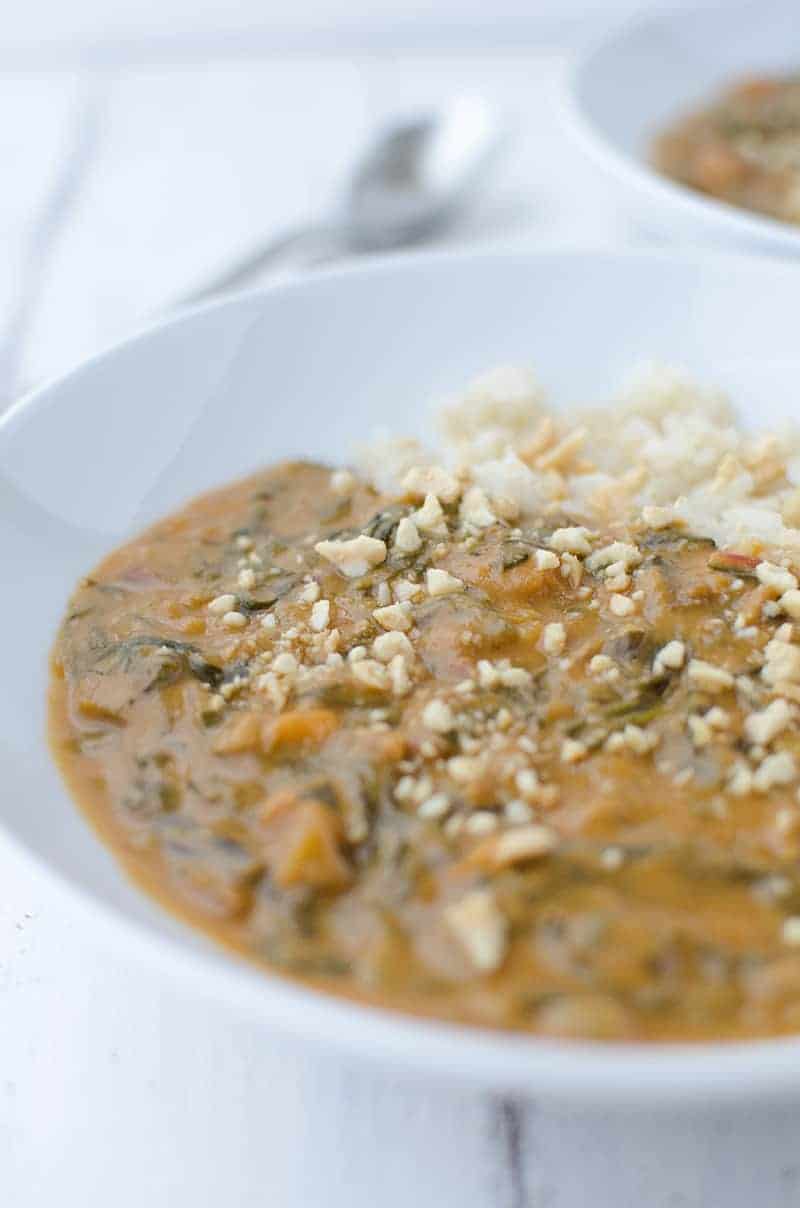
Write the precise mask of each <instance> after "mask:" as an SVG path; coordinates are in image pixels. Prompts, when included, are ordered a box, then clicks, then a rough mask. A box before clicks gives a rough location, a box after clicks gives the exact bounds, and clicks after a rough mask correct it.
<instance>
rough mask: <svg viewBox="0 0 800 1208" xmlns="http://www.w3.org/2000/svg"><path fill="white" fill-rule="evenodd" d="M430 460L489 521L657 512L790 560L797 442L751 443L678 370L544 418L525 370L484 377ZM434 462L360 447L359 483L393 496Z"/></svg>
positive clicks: (417, 453)
mask: <svg viewBox="0 0 800 1208" xmlns="http://www.w3.org/2000/svg"><path fill="white" fill-rule="evenodd" d="M439 427H440V431H441V434H442V438H443V449H442V451H441V452H440V453H439V454H438V457H439V460H441V461H442V462H443V463H444V464H446V465H447V466H449V467H450V468H451V469H455V470H457V472H458V473H459V475H460V476H461V477H462V478H463V480H464V481H465V483H473V484H476V485H477V486H479V487H481V488H483V490H484V491H485V492H486V495H487V496H488V499H489V503H490V506H493V507H495V508H496V510H497V511H498V514H500V515H504V516H506V517H509V516H511V515H513V514H514V513H517V514H518V515H519V517H520V519H524V520H529V521H535V520H536V519H537V518H538V517H542V518H545V517H547V516H553V515H558V516H559V517H564V518H565V521H567V522H569V521H574V522H575V523H576V524H585V525H588V526H589V527H591V528H593V529H601V528H605V529H613V528H614V527H615V526H617V525H622V526H624V525H625V524H627V523H629V522H631V521H635V520H637V519H638V518H640V517H641V516H642V513H643V510H644V509H658V513H656V512H655V511H653V512H652V513H648V512H645V520H646V519H647V517H648V515H651V516H656V514H657V515H658V524H657V525H655V524H654V525H653V526H654V527H666V526H668V525H673V526H674V525H677V526H681V527H685V529H686V531H687V532H691V533H693V534H696V535H697V536H701V537H709V538H711V539H712V540H713V541H715V542H716V544H717V545H718V546H720V547H724V548H728V549H734V548H735V549H736V550H738V551H740V552H744V553H753V554H754V553H764V552H769V553H770V554H771V555H772V556H773V557H775V556H780V555H784V556H786V557H797V556H798V555H800V489H798V484H800V432H798V431H797V430H794V429H792V428H789V427H788V426H787V427H786V428H785V429H784V430H782V431H780V432H778V433H773V434H753V433H752V432H749V431H747V430H745V429H744V428H743V427H742V426H741V425H740V424H739V423H738V421H737V418H736V415H735V413H734V411H733V408H732V407H731V404H730V402H729V401H728V400H727V399H726V397H725V396H724V395H723V394H722V393H721V392H719V391H714V390H709V389H707V388H704V387H702V386H700V385H698V384H697V383H696V382H694V381H692V380H691V379H690V378H689V377H687V376H686V375H685V374H683V373H681V372H680V371H679V370H677V369H674V368H669V367H664V366H656V365H653V366H648V367H646V368H645V369H642V370H640V371H638V372H637V373H635V374H633V375H631V377H630V378H629V380H628V381H627V382H626V383H625V385H624V387H623V389H622V390H621V391H620V393H619V396H618V397H617V398H616V399H615V400H614V401H613V402H612V403H611V404H610V405H608V406H604V407H596V408H592V409H588V410H585V409H572V410H552V411H551V410H549V409H548V408H547V407H546V404H545V396H544V392H543V390H542V388H541V386H540V385H539V384H538V382H537V380H536V378H535V376H534V374H533V373H532V372H531V371H530V370H525V369H520V368H514V367H507V368H500V369H495V370H493V371H491V372H490V373H487V374H484V375H483V376H482V377H480V378H478V379H477V380H476V381H475V382H473V383H472V384H471V385H470V386H468V387H467V389H466V390H465V392H464V394H463V395H462V396H461V397H460V398H459V399H457V400H456V401H454V402H450V403H448V404H447V405H446V406H444V407H443V408H442V410H441V414H440V417H439ZM436 460H437V454H436V453H435V452H434V451H433V450H426V449H424V448H423V447H422V446H421V445H420V444H419V443H418V442H417V441H415V440H412V439H410V438H407V437H394V438H388V437H385V436H384V437H383V438H382V439H381V440H380V441H379V442H378V443H377V444H375V445H372V446H371V447H370V448H369V449H366V450H362V452H361V454H360V458H359V464H360V468H361V470H362V472H363V473H364V474H365V475H366V476H367V477H368V478H370V479H371V480H372V481H373V482H374V483H375V486H376V487H377V488H378V489H379V490H382V491H391V492H395V493H397V494H403V488H402V485H401V483H402V479H403V478H404V477H405V475H406V474H407V472H408V470H409V469H410V468H411V467H412V466H415V465H423V464H431V463H435V461H436Z"/></svg>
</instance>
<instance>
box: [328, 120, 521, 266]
mask: <svg viewBox="0 0 800 1208" xmlns="http://www.w3.org/2000/svg"><path fill="white" fill-rule="evenodd" d="M501 145H502V138H501V130H500V125H499V123H498V120H497V118H496V116H495V115H494V114H493V113H492V111H491V110H490V109H489V107H488V106H487V105H486V104H485V103H484V102H483V101H482V100H480V99H479V98H472V97H460V98H457V99H456V100H454V101H453V102H451V103H450V104H449V105H448V106H446V107H445V108H444V109H442V110H440V111H439V112H438V113H434V114H431V115H429V116H427V117H422V118H420V119H418V120H416V121H408V122H404V123H402V124H399V125H397V126H394V127H389V128H388V129H386V130H385V131H383V132H382V133H381V134H380V135H379V136H378V138H377V139H376V141H375V142H374V143H373V145H372V146H371V147H369V148H368V149H367V151H366V153H365V155H364V156H363V158H362V159H361V161H360V163H359V164H358V166H357V167H356V170H355V172H354V173H353V176H352V179H351V182H350V187H349V190H348V193H347V197H346V203H345V213H344V224H345V228H346V232H347V237H348V242H349V244H350V246H351V247H352V248H353V250H356V251H371V250H386V249H388V248H392V247H399V246H403V245H405V244H411V243H417V242H419V241H420V240H422V239H424V238H426V237H428V236H429V235H431V234H433V233H435V232H436V231H437V230H440V229H442V228H443V227H444V226H446V225H447V224H448V223H449V222H450V221H452V220H453V218H454V217H455V216H456V214H457V213H458V211H459V210H461V209H462V208H463V207H464V206H465V205H466V204H467V202H468V201H469V199H470V197H471V196H472V194H473V193H474V192H475V190H476V189H477V187H478V186H479V185H480V182H481V181H482V180H483V179H485V177H486V175H487V173H488V169H489V167H490V164H491V162H492V160H493V159H494V158H495V156H496V155H497V154H498V152H499V150H500V147H501Z"/></svg>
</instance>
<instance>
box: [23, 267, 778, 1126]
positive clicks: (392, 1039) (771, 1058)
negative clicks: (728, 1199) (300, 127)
mask: <svg viewBox="0 0 800 1208" xmlns="http://www.w3.org/2000/svg"><path fill="white" fill-rule="evenodd" d="M520 258H521V259H522V260H528V261H531V262H533V263H542V262H545V263H546V262H548V261H553V262H558V261H559V260H562V261H563V260H564V259H565V258H566V259H569V260H573V261H574V260H576V259H581V258H583V259H586V258H589V259H590V260H591V261H593V263H594V264H595V265H597V264H602V263H603V262H605V263H607V264H613V263H615V262H619V261H623V262H640V263H644V264H650V265H652V266H653V267H658V265H661V264H665V265H671V266H673V267H674V265H675V264H676V262H681V263H682V264H683V265H684V266H685V267H687V268H697V267H702V266H703V265H706V266H708V267H710V268H712V269H713V270H714V271H718V272H720V273H724V274H725V275H726V279H730V273H731V272H732V271H734V270H736V271H739V272H747V273H751V274H753V275H755V276H757V277H758V276H766V277H774V276H775V275H779V276H785V275H787V274H788V275H798V274H800V269H799V268H798V267H797V266H795V265H793V264H792V263H791V262H784V263H781V262H780V261H777V260H771V259H769V258H766V257H757V256H753V255H745V254H741V253H727V252H717V251H711V252H709V251H707V250H702V249H691V248H686V249H682V250H680V251H674V250H671V249H650V248H627V249H612V248H600V249H592V248H588V247H587V248H576V247H558V248H556V247H554V248H550V249H546V250H542V249H536V248H530V247H524V246H520V247H514V248H512V247H504V248H499V249H491V248H489V249H486V248H479V249H469V250H462V251H437V252H418V253H414V254H406V255H393V256H382V257H376V258H374V259H372V260H370V261H368V262H366V263H364V264H358V265H346V266H343V267H335V268H329V269H325V270H318V271H317V272H315V273H314V274H312V275H305V276H303V277H300V278H295V279H292V280H288V281H278V282H275V283H273V284H270V285H268V286H266V287H262V288H259V289H255V290H248V291H245V292H242V293H238V294H235V295H232V296H230V297H226V298H222V299H214V300H210V301H207V302H204V303H202V304H200V305H198V306H195V307H192V308H190V309H188V310H184V311H180V312H178V313H177V314H175V315H170V316H166V317H164V318H161V319H158V320H156V321H154V322H153V323H151V324H149V325H147V326H146V327H144V328H143V329H142V330H139V331H138V332H136V333H134V334H133V335H131V336H130V337H128V338H127V339H125V340H123V341H120V342H118V343H116V344H114V345H113V346H112V347H110V348H108V349H105V350H103V351H101V352H98V353H97V354H95V355H94V356H92V357H91V358H89V359H88V360H85V361H84V362H82V363H81V364H80V365H78V366H76V367H75V368H73V369H72V370H70V371H69V372H67V373H65V374H63V375H61V376H60V377H58V378H56V379H54V380H52V381H49V382H47V383H46V384H44V385H42V386H41V387H39V388H37V389H36V390H33V391H30V392H28V393H27V394H26V395H24V396H23V397H22V398H20V399H19V400H17V402H15V403H14V404H13V405H12V407H10V408H9V409H8V410H7V411H6V412H5V414H3V415H2V416H0V442H2V440H3V436H4V433H5V431H6V430H7V429H9V428H11V429H13V427H14V426H16V423H17V422H19V421H20V420H23V419H24V416H25V413H26V412H27V411H29V410H31V409H38V408H39V407H40V406H42V405H46V404H49V403H50V402H52V399H53V396H54V395H56V396H57V394H58V392H59V391H60V390H61V388H62V386H63V385H64V384H66V383H67V382H69V383H70V384H73V383H74V381H75V380H76V379H80V377H81V376H82V375H84V374H90V373H91V372H92V371H93V368H94V366H96V365H98V364H100V363H107V362H111V361H113V359H114V358H115V357H117V356H119V355H120V354H122V353H127V352H128V351H129V350H131V349H132V348H133V349H138V350H140V351H146V349H147V346H148V344H149V343H150V341H151V340H152V339H153V338H155V337H160V336H161V335H162V333H164V332H168V331H169V330H172V329H174V330H177V329H178V328H181V327H183V326H184V325H185V324H191V323H192V322H193V320H194V318H195V316H197V315H199V314H207V313H208V312H209V311H213V310H215V309H219V310H223V309H224V310H227V309H229V308H232V307H241V306H252V305H253V304H254V303H257V302H258V300H259V299H260V298H261V297H265V296H270V297H273V296H278V297H279V296H280V295H281V294H286V293H288V294H296V293H302V292H303V291H306V290H308V289H313V288H314V286H315V284H317V283H322V284H328V283H330V282H334V283H335V282H338V281H343V282H345V284H346V283H347V282H348V281H349V280H351V279H353V278H367V279H369V278H370V277H372V278H381V277H382V276H383V277H385V275H386V274H387V273H390V274H396V273H404V274H408V273H414V272H416V271H418V270H419V269H423V270H424V269H427V268H429V267H434V268H437V267H438V266H440V265H441V266H443V267H445V268H446V266H447V265H448V264H451V263H456V264H459V263H464V262H473V261H493V260H494V261H504V260H511V261H513V260H517V259H520ZM798 279H800V276H798ZM64 791H65V792H67V790H66V789H65V790H64ZM87 825H88V824H87ZM0 837H2V839H3V841H4V842H5V843H6V844H7V846H8V848H9V851H10V852H11V853H13V855H14V856H16V858H17V859H18V860H19V861H20V863H21V864H22V865H23V866H24V867H25V868H26V869H27V870H28V871H29V872H30V874H31V876H32V877H33V878H34V879H35V880H36V881H38V882H39V883H41V884H42V886H43V888H46V889H48V890H49V891H51V893H52V895H53V897H54V899H55V900H57V902H58V903H59V905H60V906H61V907H63V909H64V911H65V913H69V914H70V915H71V916H72V917H74V918H75V919H76V920H77V921H78V922H79V923H80V924H81V925H83V926H85V927H86V930H87V933H89V935H90V936H91V935H93V934H96V937H97V940H98V943H99V944H100V946H101V947H103V946H105V944H109V945H111V944H113V945H114V947H115V949H116V950H117V951H120V950H122V951H124V953H125V954H126V955H127V956H130V958H131V960H132V961H133V962H135V963H137V964H140V965H142V966H145V967H147V968H149V969H153V968H156V969H157V970H158V971H159V972H160V973H162V974H163V976H164V977H165V978H167V979H169V980H170V981H173V982H179V983H180V984H181V985H182V986H184V987H186V988H187V989H189V990H190V991H191V992H192V994H193V996H197V995H198V994H199V995H200V996H202V997H203V998H205V999H207V1000H212V1001H214V1002H216V1003H217V1004H219V1005H221V1006H222V1007H225V1008H227V1009H230V1010H231V1011H233V1012H235V1013H242V1014H244V1015H246V1016H247V1017H249V1018H251V1019H254V1020H256V1021H260V1022H261V1023H262V1024H263V1025H264V1026H266V1027H268V1028H270V1029H272V1030H274V1032H275V1033H276V1034H277V1035H279V1036H280V1037H282V1038H283V1039H285V1040H287V1041H290V1042H293V1043H295V1044H299V1043H302V1044H303V1045H304V1046H311V1047H312V1048H313V1049H314V1050H315V1051H317V1052H319V1053H320V1054H321V1055H324V1054H329V1053H335V1054H338V1055H339V1056H347V1057H350V1058H358V1059H361V1060H365V1061H368V1062H370V1063H371V1064H372V1065H377V1066H380V1067H381V1068H384V1069H386V1068H389V1069H391V1070H392V1072H393V1073H395V1074H396V1075H398V1076H404V1077H413V1078H418V1079H426V1080H427V1081H429V1082H430V1081H432V1080H433V1081H437V1082H439V1081H441V1082H445V1083H447V1084H448V1085H460V1086H462V1087H464V1088H466V1089H472V1090H482V1091H491V1092H494V1093H506V1092H508V1093H515V1094H519V1095H522V1096H525V1097H535V1098H539V1099H542V1100H548V1101H555V1102H564V1103H580V1104H585V1105H596V1106H620V1107H623V1106H637V1105H639V1104H642V1105H644V1104H647V1105H648V1106H651V1107H652V1106H669V1105H673V1106H674V1105H683V1106H688V1105H691V1104H700V1103H702V1104H704V1105H708V1104H709V1103H717V1102H719V1103H724V1102H728V1101H732V1100H737V1101H742V1100H745V1101H749V1100H754V1099H769V1100H774V1101H777V1100H785V1099H787V1098H792V1097H794V1098H796V1097H797V1094H798V1091H800V1060H798V1059H799V1058H800V1036H797V1037H788V1038H787V1037H781V1038H776V1039H767V1040H755V1041H742V1042H725V1043H709V1044H642V1045H639V1044H636V1045H630V1044H629V1045H620V1044H606V1043H603V1044H597V1043H595V1044H592V1043H586V1042H563V1041H551V1040H546V1039H543V1038H541V1037H537V1036H535V1035H531V1034H526V1033H514V1032H502V1031H491V1030H487V1029H481V1028H476V1027H467V1026H463V1025H457V1024H450V1023H441V1022H437V1021H432V1020H428V1019H424V1018H420V1017H416V1016H412V1015H410V1014H406V1013H403V1012H400V1011H396V1010H393V1009H390V1008H379V1007H374V1006H370V1005H366V1004H361V1003H358V1002H356V1001H353V1000H351V999H347V998H342V997H337V996H335V995H331V994H328V993H325V992H322V991H318V990H314V989H312V988H310V987H307V986H303V985H302V984H301V983H296V982H292V981H290V980H288V979H285V978H282V977H280V976H279V975H277V974H272V973H270V972H269V971H265V970H264V969H262V968H259V967H257V966H255V965H253V964H250V963H249V962H248V961H246V960H245V959H244V958H239V957H237V956H236V955H235V954H232V953H229V952H226V951H225V950H224V949H221V948H219V947H218V946H216V945H214V944H213V943H212V942H211V941H205V940H203V942H202V943H198V944H197V945H196V946H195V945H187V944H185V943H183V942H182V941H181V940H180V938H179V937H178V934H179V933H176V935H175V936H173V935H169V934H166V933H159V932H156V931H154V930H153V929H151V928H150V927H148V926H147V925H146V924H144V923H143V922H141V921H139V920H136V919H133V918H131V917H130V916H128V915H127V914H126V913H125V912H124V911H123V910H122V909H121V908H119V907H118V906H116V905H113V904H110V903H108V902H106V901H104V900H103V899H102V898H101V897H100V896H99V895H96V893H95V891H93V889H92V888H91V886H89V885H86V884H80V883H78V882H77V881H76V880H74V879H72V878H71V877H70V876H69V875H68V874H67V873H65V872H62V871H61V870H60V869H58V868H56V867H55V866H52V865H51V864H50V863H49V862H48V861H47V859H46V857H45V856H43V855H40V854H39V853H38V852H37V851H36V850H35V849H34V848H33V847H32V846H31V845H29V844H28V843H27V842H26V841H25V840H24V839H23V838H22V837H21V836H18V835H17V834H16V833H15V832H14V830H13V829H12V828H11V827H9V826H7V825H6V823H5V820H4V819H3V818H1V817H0ZM95 841H97V842H99V840H95ZM119 875H124V874H123V873H122V872H121V871H120V874H119ZM181 926H187V930H188V931H189V932H191V934H192V935H193V936H194V937H195V940H197V937H198V936H199V935H200V934H201V933H199V932H197V931H196V930H195V929H193V928H188V925H185V924H182V925H181Z"/></svg>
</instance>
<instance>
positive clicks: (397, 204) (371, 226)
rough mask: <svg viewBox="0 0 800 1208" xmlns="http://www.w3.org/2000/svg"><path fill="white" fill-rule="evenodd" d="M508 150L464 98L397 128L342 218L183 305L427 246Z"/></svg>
mask: <svg viewBox="0 0 800 1208" xmlns="http://www.w3.org/2000/svg"><path fill="white" fill-rule="evenodd" d="M501 142H502V138H501V128H500V125H499V123H498V121H497V118H496V116H495V115H494V114H493V113H492V112H491V111H490V109H489V108H488V106H487V105H486V104H485V103H484V102H483V101H481V100H478V99H476V98H471V97H460V98H457V99H455V100H454V101H452V102H451V103H450V104H449V105H447V106H446V107H445V108H444V109H442V110H441V111H439V112H438V113H434V114H431V115H430V116H428V117H423V118H420V119H418V120H415V121H405V122H401V123H398V124H397V125H394V126H390V127H389V128H387V129H386V130H384V131H383V132H382V133H381V134H379V136H378V138H377V139H376V140H375V142H374V143H373V144H372V145H371V146H369V147H367V149H366V151H365V153H364V155H363V156H362V158H361V160H360V161H359V163H358V164H357V166H356V168H355V171H354V172H353V174H352V176H351V178H350V181H349V184H348V186H347V188H346V191H345V194H344V199H343V203H342V206H341V209H340V212H339V213H338V215H334V216H333V217H332V219H331V220H330V221H329V222H327V223H323V224H320V225H319V226H310V227H304V228H300V229H297V230H293V231H287V232H284V234H282V235H279V236H277V237H276V238H274V239H272V240H270V241H269V242H268V243H267V244H265V245H262V246H261V247H258V248H254V249H253V250H252V251H251V252H249V253H248V254H247V255H246V256H244V257H243V258H242V259H241V260H240V261H239V262H238V263H236V264H234V265H233V266H232V267H231V268H229V269H227V270H226V271H225V272H224V273H221V274H220V275H219V276H218V277H216V278H214V279H213V280H211V281H209V282H208V283H207V284H206V285H204V286H202V287H201V288H200V289H198V290H196V291H192V292H191V293H190V294H188V295H186V296H185V297H183V298H181V299H180V300H179V301H178V302H177V303H176V305H179V306H187V305H191V304H193V303H195V302H200V301H203V300H205V299H206V298H210V297H212V296H213V295H215V294H221V293H227V292H228V291H229V290H235V289H238V288H240V287H242V286H244V285H246V284H247V282H248V281H250V280H251V279H252V278H253V277H255V276H256V275H258V274H259V273H262V272H263V271H264V270H265V269H267V268H269V267H270V266H274V265H277V264H279V263H280V262H281V261H286V260H287V259H290V260H292V262H297V261H298V260H299V261H300V262H301V263H303V264H305V265H307V266H309V265H311V264H315V263H319V262H320V261H321V260H330V259H335V258H337V257H339V256H344V255H352V254H354V253H355V254H358V253H363V252H377V251H389V250H390V249H393V248H400V247H407V246H410V245H411V244H415V243H420V242H422V241H423V240H425V239H427V238H429V237H430V236H431V235H433V234H436V233H437V232H439V231H441V230H443V229H444V228H445V227H446V226H448V225H449V224H450V223H451V222H452V221H453V219H454V218H455V217H456V215H457V214H458V213H459V212H460V211H461V210H462V209H463V208H464V206H465V205H466V203H467V202H468V200H469V199H470V197H471V195H472V193H473V192H474V191H475V189H476V187H477V186H478V184H479V183H480V181H481V179H482V178H483V177H484V175H485V171H486V169H487V167H488V165H489V163H490V161H491V160H492V159H493V158H494V156H495V155H496V154H497V152H498V150H499V148H500V146H501Z"/></svg>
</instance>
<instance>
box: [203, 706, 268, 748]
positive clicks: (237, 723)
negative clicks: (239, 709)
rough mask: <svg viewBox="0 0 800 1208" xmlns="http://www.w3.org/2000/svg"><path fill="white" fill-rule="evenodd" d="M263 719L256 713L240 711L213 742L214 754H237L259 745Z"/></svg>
mask: <svg viewBox="0 0 800 1208" xmlns="http://www.w3.org/2000/svg"><path fill="white" fill-rule="evenodd" d="M262 724H263V719H262V718H261V717H260V716H259V714H257V713H240V714H239V715H238V716H237V717H234V718H232V719H231V721H229V722H228V724H227V725H226V726H225V729H224V730H223V731H222V733H221V734H220V736H219V738H218V739H217V740H216V742H215V743H214V753H215V754H216V755H239V754H241V752H242V751H255V750H257V749H258V748H259V747H260V746H261V727H262Z"/></svg>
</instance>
